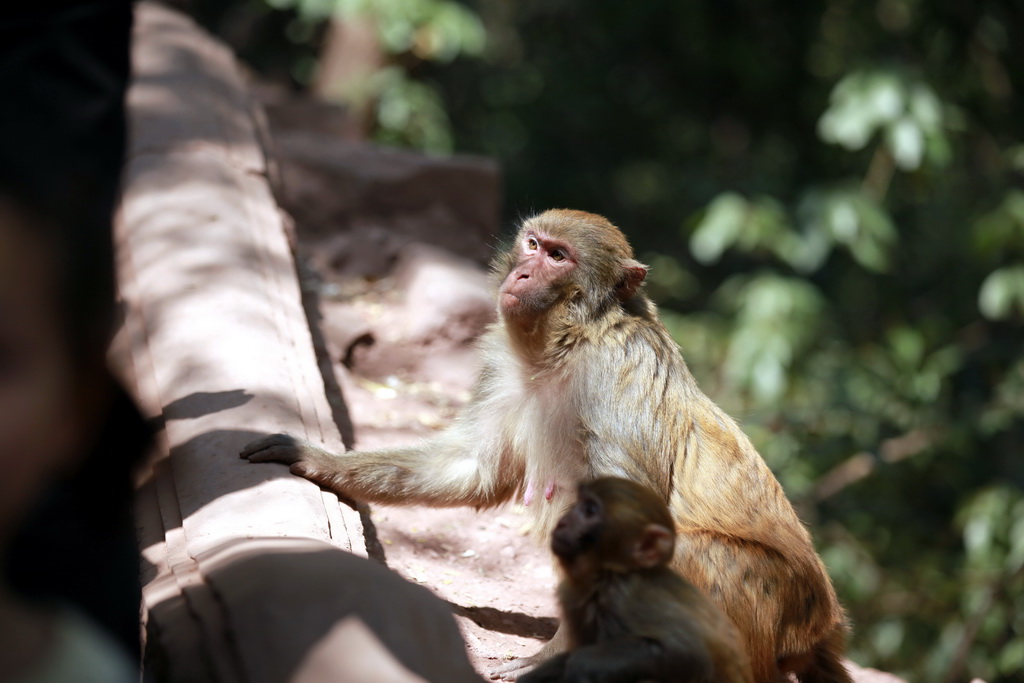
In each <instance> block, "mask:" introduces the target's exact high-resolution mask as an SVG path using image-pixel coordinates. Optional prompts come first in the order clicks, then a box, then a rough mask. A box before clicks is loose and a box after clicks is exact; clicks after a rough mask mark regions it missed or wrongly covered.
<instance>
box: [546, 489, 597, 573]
mask: <svg viewBox="0 0 1024 683" xmlns="http://www.w3.org/2000/svg"><path fill="white" fill-rule="evenodd" d="M603 523H604V507H603V505H602V504H601V501H600V500H599V499H598V498H597V497H595V496H591V495H586V494H584V495H582V496H580V498H579V500H577V501H576V503H575V504H574V505H573V506H572V507H571V508H569V510H568V511H567V512H566V513H565V514H564V515H562V518H561V519H559V520H558V525H557V526H556V527H555V530H554V532H553V533H552V534H551V551H552V552H553V553H555V556H556V557H558V558H559V559H560V560H561V561H562V562H563V563H564V564H569V563H571V562H572V561H573V560H574V559H576V558H577V557H579V556H580V555H583V554H585V553H588V552H590V551H591V550H592V549H593V548H594V547H596V545H597V542H598V540H599V539H600V537H601V528H602V526H603Z"/></svg>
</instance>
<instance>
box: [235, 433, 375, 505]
mask: <svg viewBox="0 0 1024 683" xmlns="http://www.w3.org/2000/svg"><path fill="white" fill-rule="evenodd" d="M239 456H240V457H242V458H245V459H246V460H248V461H249V462H280V463H283V464H285V465H288V466H289V467H288V469H289V471H290V472H291V473H292V474H294V475H296V476H298V477H302V478H304V479H308V480H310V481H311V482H313V483H314V484H317V485H319V486H321V487H323V488H325V489H328V490H329V491H334V493H336V494H337V495H338V498H339V499H341V500H342V501H343V502H345V503H346V504H348V505H350V506H352V507H355V506H356V504H355V500H354V499H353V498H352V496H350V495H349V493H348V491H347V488H346V487H345V485H344V483H345V481H346V477H345V469H344V468H343V467H341V466H340V462H341V461H340V460H339V458H338V456H336V455H334V454H333V453H331V452H330V451H327V450H324V449H323V448H320V447H319V446H317V445H315V444H312V443H310V442H308V441H305V440H303V439H297V438H295V437H294V436H291V435H289V434H271V435H270V436H264V437H263V438H260V439H256V440H255V441H252V442H250V443H248V444H246V446H245V448H243V449H242V451H241V452H240V453H239Z"/></svg>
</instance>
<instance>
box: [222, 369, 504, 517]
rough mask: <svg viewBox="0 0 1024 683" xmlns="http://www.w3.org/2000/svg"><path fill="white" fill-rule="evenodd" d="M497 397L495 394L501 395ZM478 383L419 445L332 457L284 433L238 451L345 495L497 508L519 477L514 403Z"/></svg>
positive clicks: (249, 457)
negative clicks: (448, 421) (500, 401)
mask: <svg viewBox="0 0 1024 683" xmlns="http://www.w3.org/2000/svg"><path fill="white" fill-rule="evenodd" d="M499 398H500V397H499ZM495 403H496V397H495V396H494V395H493V392H489V391H488V390H487V387H486V386H478V388H477V393H476V395H475V396H474V399H473V401H472V402H471V403H470V404H469V405H467V406H466V408H465V409H464V410H463V412H462V413H461V414H460V416H459V419H458V420H457V421H456V422H455V423H454V424H452V425H451V426H450V427H449V428H448V429H446V430H445V431H443V432H441V433H440V434H438V435H437V436H436V437H434V438H432V439H429V440H426V441H424V442H423V443H421V444H419V445H417V446H409V447H405V448H388V449H380V450H372V451H353V452H351V453H345V454H335V453H331V452H330V451H327V450H325V449H323V448H321V447H319V446H317V445H315V444H312V443H309V442H308V441H304V440H302V439H298V438H296V437H293V436H289V435H287V434H273V435H271V436H267V437H263V438H262V439H257V440H256V441H253V442H252V443H250V444H248V445H247V446H246V447H245V448H244V449H242V452H241V457H243V458H247V459H248V460H249V461H250V462H280V463H284V464H287V465H290V466H291V471H292V473H293V474H297V475H299V476H301V477H305V478H306V479H309V480H310V481H313V482H315V483H317V484H319V485H320V486H322V487H324V488H326V489H329V490H331V491H334V492H335V493H337V494H338V495H340V496H343V497H345V498H347V499H349V500H359V501H366V502H371V503H394V502H400V503H402V504H407V505H415V504H422V505H431V506H435V507H440V506H457V505H474V506H487V505H495V504H497V503H500V502H502V501H504V500H507V499H509V498H511V497H512V496H513V495H514V493H515V491H516V487H517V486H518V485H519V483H520V482H521V481H522V480H523V469H524V466H523V463H522V462H521V461H520V460H518V459H517V458H516V457H515V454H514V452H513V449H512V447H511V444H510V442H509V439H508V437H507V434H509V433H513V432H514V429H512V428H510V424H511V420H514V419H515V415H516V411H514V410H513V409H512V407H511V406H499V405H495Z"/></svg>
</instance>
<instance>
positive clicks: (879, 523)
mask: <svg viewBox="0 0 1024 683" xmlns="http://www.w3.org/2000/svg"><path fill="white" fill-rule="evenodd" d="M275 2H276V3H277V4H278V6H281V3H284V5H285V6H286V7H288V8H290V9H289V11H290V12H291V14H289V15H287V17H288V18H287V19H285V18H282V17H281V16H278V18H277V19H272V20H271V19H267V20H266V21H268V22H270V23H273V21H278V22H279V24H282V25H285V24H288V22H296V21H298V22H307V23H308V22H312V21H315V20H316V19H315V17H322V16H323V15H324V13H326V12H327V11H331V12H342V13H345V12H362V13H369V14H370V15H372V16H374V17H376V19H375V20H376V21H377V22H378V25H379V26H380V30H381V34H382V37H384V39H383V40H382V44H384V45H385V46H386V49H387V51H388V52H389V54H390V56H391V60H390V62H389V68H390V69H392V71H390V72H389V73H391V74H392V75H390V76H382V77H381V78H383V79H386V78H395V79H399V80H401V81H402V82H404V83H406V84H409V83H415V84H418V86H419V87H421V88H423V89H424V90H421V92H429V93H430V95H429V97H421V96H418V95H416V94H415V90H410V91H409V92H408V93H407V94H402V93H401V92H400V89H397V86H395V88H396V89H395V90H394V92H395V93H397V94H395V95H393V97H392V96H391V95H387V94H385V93H387V92H388V91H389V89H390V88H391V87H392V86H388V87H383V86H382V87H381V88H380V90H379V92H378V109H377V112H378V118H377V122H376V125H377V135H378V138H379V139H385V140H391V141H394V142H399V143H405V144H418V145H420V146H421V147H428V148H431V149H443V148H445V147H446V145H448V144H449V143H450V144H451V145H452V146H453V147H454V149H457V150H459V151H468V152H476V153H483V154H488V155H492V156H495V157H497V158H499V159H500V160H501V162H502V164H503V167H504V169H505V173H506V190H507V196H508V207H507V212H508V217H509V219H510V222H511V221H512V220H513V219H515V218H516V217H518V216H519V215H521V214H525V213H529V212H532V211H535V210H540V209H544V208H548V207H554V206H570V207H573V208H581V209H586V210H590V211H595V212H598V213H603V214H605V215H607V216H609V217H610V218H611V219H612V220H613V221H614V222H616V223H617V224H619V225H621V226H622V227H623V228H624V230H625V231H626V232H627V234H629V236H630V238H631V240H632V241H633V243H634V245H635V246H636V247H637V248H638V252H639V254H640V257H641V258H642V259H644V260H646V262H648V263H650V264H651V266H652V267H651V273H650V277H649V280H648V283H649V290H650V292H651V293H652V294H653V295H654V296H655V297H656V298H657V300H658V301H659V302H660V304H661V307H662V311H663V314H664V318H665V320H666V323H667V324H668V326H669V328H670V329H671V331H672V332H673V334H674V335H675V337H676V338H677V339H678V341H679V343H680V345H681V347H682V349H683V352H684V355H685V356H686V357H687V359H688V361H689V363H690V365H691V367H692V368H693V369H694V372H695V374H696V375H697V377H698V379H699V380H700V381H701V383H702V386H703V387H704V389H705V390H706V391H707V392H708V393H709V394H710V395H711V396H712V397H714V398H715V399H716V400H718V401H719V402H720V403H722V404H723V406H724V407H726V408H727V409H728V410H729V411H730V412H731V413H732V414H733V415H735V416H737V418H738V419H740V421H741V422H742V424H743V426H744V428H745V429H746V430H747V432H748V433H749V434H751V436H752V438H754V440H755V442H756V443H757V445H758V447H759V448H760V449H761V451H762V453H763V454H764V455H765V457H766V459H767V460H768V462H769V464H770V465H771V466H772V468H773V469H774V471H775V472H776V473H777V474H778V476H779V478H780V480H781V481H782V483H783V485H784V486H785V488H786V490H787V492H788V493H789V495H790V496H791V497H792V498H793V500H794V501H795V502H796V504H797V506H798V508H799V509H800V510H801V513H802V514H803V516H804V518H805V519H806V520H807V521H808V523H809V524H810V525H811V527H812V529H813V531H814V533H815V536H816V542H817V544H818V546H819V548H820V550H821V553H822V556H823V558H824V559H825V561H826V563H827V564H828V566H829V569H830V571H831V573H832V575H833V577H834V579H835V582H836V585H837V588H838V590H839V592H840V595H841V598H842V599H843V601H844V602H845V604H846V605H847V607H848V611H849V613H850V616H851V620H852V622H853V625H854V635H853V637H852V642H851V647H850V651H851V656H852V657H853V659H855V660H856V661H858V662H860V663H861V664H864V665H869V666H877V667H879V668H883V669H886V670H890V671H893V672H895V673H897V674H900V675H903V676H905V677H907V678H909V679H911V680H913V681H951V682H952V681H967V680H969V679H970V678H971V677H973V676H977V677H982V678H984V679H985V680H987V681H989V682H990V683H996V682H998V681H1017V680H1022V677H1024V569H1022V567H1024V493H1022V491H1024V458H1022V457H1021V454H1020V451H1021V445H1022V444H1024V325H1022V323H1024V189H1022V188H1024V185H1022V182H1021V181H1022V179H1024V97H1021V93H1022V91H1024V51H1022V50H1021V49H1019V48H1018V47H1016V46H1019V45H1024V3H1022V2H1020V1H1019V0H976V1H975V2H972V3H950V2H925V1H924V0H872V1H869V2H857V1H856V0H825V1H824V2H820V3H792V2H786V1H784V0H765V1H764V2H759V3H749V2H739V1H738V0H718V1H716V2H673V1H672V0H657V1H656V0H652V1H650V2H642V3H624V2H616V1H613V0H519V1H517V2H511V1H510V0H466V1H465V2H461V3H456V2H455V1H454V0H401V1H399V0H380V1H379V2H343V1H341V0H337V1H333V2H332V1H329V0H320V1H318V2H313V1H312V0H275ZM201 4H203V5H206V4H209V3H201ZM236 4H239V3H236ZM221 5H224V6H232V5H231V3H230V2H228V0H221ZM247 6H248V7H249V8H250V11H253V10H252V9H251V8H252V7H254V6H253V5H247ZM314 10H315V11H314ZM264 11H269V10H266V9H264ZM439 15H443V16H446V17H449V18H447V19H438V18H437V17H438V16H439ZM221 16H225V15H224V14H223V13H222V15H221ZM267 16H268V17H274V16H277V15H274V14H273V13H270V14H268V15H267ZM451 17H455V18H454V19H452V18H451ZM424 27H431V28H429V29H424ZM420 30H429V31H431V32H436V35H437V36H438V37H436V39H435V38H432V39H431V40H430V41H428V43H429V44H431V45H438V46H443V47H439V48H438V49H437V51H436V52H433V53H425V54H419V55H417V54H416V53H415V48H414V47H413V46H414V45H415V44H417V40H416V39H415V38H414V37H413V36H415V35H416V32H417V31H420ZM293 33H294V34H295V35H298V36H300V37H302V36H305V42H301V41H300V42H301V45H299V43H294V41H293V48H295V46H300V47H303V49H307V50H309V52H308V53H306V55H305V57H307V58H315V47H316V44H317V42H316V41H317V38H316V35H317V34H316V32H315V31H314V32H310V31H305V32H302V31H293ZM250 35H251V36H255V35H259V32H258V31H250ZM263 35H264V36H265V35H266V34H263ZM485 36H486V40H484V37H485ZM235 42H236V44H240V43H239V41H235ZM273 44H274V41H273V40H267V39H265V37H264V38H261V39H259V40H256V39H253V40H251V42H250V44H249V47H250V48H253V49H249V50H248V52H246V51H245V50H243V54H244V55H245V54H247V55H250V58H251V59H253V61H254V63H256V64H257V65H259V66H260V68H262V70H263V71H264V72H265V73H274V70H275V68H278V69H280V66H279V65H281V64H285V65H288V66H287V69H291V72H290V73H291V77H293V78H294V76H295V69H294V64H295V63H297V62H301V59H302V58H303V54H302V51H301V50H298V51H296V50H295V49H292V50H291V52H288V54H287V56H286V57H283V56H282V55H283V53H280V52H278V53H275V52H274V49H273V47H272V46H273ZM255 47H258V48H259V49H258V50H257V49H254V48H255ZM275 55H276V56H275ZM311 55H312V56H313V57H310V56H311ZM260 60H263V61H262V62H261V61H260ZM275 65H278V66H277V67H275ZM287 69H286V70H287ZM396 70H397V71H396ZM395 73H398V75H397V76H396V75H394V74H395ZM300 80H301V79H300ZM403 87H404V86H403ZM418 98H420V99H418ZM414 116H428V117H429V118H430V119H431V120H432V121H433V123H432V124H431V125H434V126H435V127H436V128H437V129H438V130H443V131H444V133H443V134H439V135H438V136H435V138H436V139H442V140H448V141H449V142H447V143H442V144H435V143H429V144H428V143H427V141H426V139H427V137H429V136H426V137H425V136H423V135H421V134H417V133H414V132H409V131H405V132H403V127H410V126H411V127H412V128H415V126H412V124H410V121H411V117H414ZM446 136H447V137H446Z"/></svg>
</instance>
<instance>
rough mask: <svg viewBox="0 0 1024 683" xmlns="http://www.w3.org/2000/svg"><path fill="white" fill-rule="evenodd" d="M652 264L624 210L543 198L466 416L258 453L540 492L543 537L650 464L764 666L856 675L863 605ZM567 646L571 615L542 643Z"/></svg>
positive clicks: (475, 500) (689, 548)
mask: <svg viewBox="0 0 1024 683" xmlns="http://www.w3.org/2000/svg"><path fill="white" fill-rule="evenodd" d="M531 236H535V237H536V239H537V240H538V241H539V242H540V244H541V248H540V249H539V250H533V249H532V248H531V247H530V244H532V243H528V240H529V239H531ZM556 256H560V257H565V258H561V259H560V260H559V259H556V258H555V257H556ZM645 273H646V269H645V268H644V266H642V265H641V264H639V263H637V262H636V261H635V260H633V253H632V249H631V248H630V246H629V243H628V242H627V241H626V239H625V237H624V236H623V235H622V233H621V232H620V231H619V230H618V228H616V227H615V226H614V225H612V224H611V223H610V222H608V220H607V219H605V218H603V217H601V216H596V215H594V214H588V213H584V212H581V211H567V210H552V211H547V212H545V213H542V214H540V215H538V216H535V217H534V218H531V219H529V220H527V221H526V222H525V223H524V224H523V226H522V228H521V229H520V231H519V235H518V236H517V238H516V242H515V244H514V245H513V246H512V247H511V248H510V249H509V250H507V251H506V252H504V253H502V254H499V255H498V256H497V258H496V259H495V261H494V274H495V280H496V282H498V283H500V285H499V288H498V293H499V305H498V310H499V316H500V320H499V322H498V323H496V324H495V325H494V326H492V327H491V329H490V330H489V331H488V333H487V334H486V335H485V336H484V337H483V338H482V339H481V343H480V348H481V353H482V354H483V368H482V371H481V374H480V378H479V380H478V382H477V385H476V388H475V391H474V395H473V399H472V400H471V401H470V403H469V404H468V405H467V406H466V408H465V409H464V410H463V411H462V413H461V414H460V416H459V418H458V419H457V420H456V421H455V423H454V424H453V425H452V426H451V427H450V428H449V429H447V430H446V431H444V432H443V433H441V434H440V435H438V436H437V437H436V438H434V439H432V440H429V441H427V442H425V443H423V444H421V445H418V446H412V447H408V448H398V449H385V450H380V451H364V452H354V453H349V454H345V455H343V456H337V455H334V454H332V453H329V452H327V451H325V450H323V449H321V448H319V447H317V446H314V445H312V444H308V443H306V442H300V441H297V440H295V439H293V438H291V437H287V436H283V435H275V436H271V437H267V438H266V439H263V440H260V441H257V442H254V443H253V444H250V445H249V446H247V447H246V449H245V450H244V451H243V453H242V455H243V457H248V458H249V459H250V460H252V461H254V462H263V461H279V462H286V463H293V464H292V471H293V472H294V473H296V474H299V475H301V476H304V477H306V478H308V479H310V480H312V481H314V482H316V483H318V484H320V485H321V486H324V487H325V488H329V489H331V490H333V491H336V492H337V493H339V494H340V495H343V496H347V497H349V498H351V499H355V500H363V501H368V502H382V503H408V504H424V505H433V506H454V505H471V506H477V507H483V506H490V505H495V504H498V503H501V502H504V501H507V500H509V499H511V498H513V497H514V496H516V495H517V494H518V495H522V496H524V497H529V493H530V492H537V494H536V496H535V499H534V500H533V501H532V503H531V505H530V509H532V510H533V512H534V513H535V515H536V522H535V528H536V531H537V533H538V534H539V535H540V536H541V537H546V536H547V535H548V534H549V532H550V530H551V529H552V528H553V526H554V523H555V521H556V520H557V518H558V516H559V515H560V514H561V512H562V511H563V510H564V509H566V507H568V505H569V503H570V501H571V499H572V495H573V493H574V492H575V488H576V485H577V483H578V482H580V481H583V480H586V479H591V478H595V477H598V476H617V477H624V478H626V479H630V480H632V481H636V482H638V483H640V484H643V485H645V486H648V487H650V488H652V489H653V490H655V491H657V492H658V494H659V495H661V496H662V497H663V498H664V500H665V501H666V503H668V505H669V507H670V508H671V510H672V514H673V517H674V519H675V524H676V529H677V531H678V534H679V538H678V542H677V558H676V565H675V567H676V569H678V571H680V572H681V573H682V575H683V576H684V577H685V578H686V579H688V580H689V581H690V582H692V583H693V584H695V585H696V586H697V587H698V588H699V589H700V590H702V591H703V592H704V593H705V594H707V595H709V596H710V597H711V598H712V599H713V600H715V601H716V602H717V603H718V604H719V605H720V606H721V607H722V609H723V610H724V611H725V613H726V614H727V615H728V616H729V617H730V618H731V619H732V620H733V622H735V624H736V626H737V627H738V628H739V630H740V633H741V634H742V636H743V638H744V641H745V645H746V649H747V652H748V653H749V655H750V659H751V664H752V666H753V669H754V678H755V680H756V681H757V682H758V683H773V682H775V681H777V680H780V679H781V675H782V674H781V673H780V670H779V664H780V662H781V663H783V664H786V665H787V666H788V663H792V664H793V665H794V666H795V665H797V664H801V665H802V663H805V664H806V667H804V668H805V670H804V671H802V672H799V673H800V677H801V680H803V681H837V682H846V681H849V680H850V679H849V676H848V675H847V674H846V673H845V670H844V669H843V666H842V663H841V660H840V657H841V653H842V642H843V639H844V634H845V632H846V628H847V627H846V620H845V617H844V614H843V610H842V608H841V607H840V605H839V603H838V601H837V599H836V595H835V592H834V591H833V589H832V585H831V582H830V580H829V577H828V575H827V573H826V572H825V568H824V566H823V565H822V563H821V561H820V559H819V558H818V556H817V554H816V553H815V551H814V548H813V545H812V543H811V539H810V536H809V534H808V533H807V530H806V529H805V528H804V526H803V525H802V524H801V522H800V520H799V519H798V518H797V516H796V514H795V512H794V511H793V508H792V506H791V505H790V503H789V501H788V500H787V499H786V497H785V494H784V493H783V491H782V488H781V487H780V486H779V483H778V482H777V481H776V479H775V477H774V476H773V475H772V473H771V471H770V470H769V469H768V467H767V466H766V465H765V463H764V461H763V460H762V459H761V457H760V455H758V453H757V451H756V450H755V449H754V447H753V445H752V444H751V442H750V440H749V439H748V438H747V437H746V435H745V434H744V433H743V432H742V431H741V430H740V429H739V427H738V426H737V425H736V423H735V422H734V421H733V420H732V419H731V418H730V417H728V416H727V415H726V414H725V413H724V412H723V411H722V410H721V409H719V408H718V407H717V406H716V405H715V404H714V403H712V402H711V400H710V399H708V398H707V396H705V395H704V394H703V393H702V392H701V390H700V389H699V388H698V387H697V384H696V382H695V381H694V378H693V376H692V375H691V374H690V372H689V370H688V369H687V367H686V364H685V362H684V361H683V358H682V356H681V355H680V353H679V349H678V348H677V346H676V344H675V342H674V341H673V340H672V338H671V337H670V336H669V334H668V331H667V330H666V329H665V327H664V326H663V325H662V323H661V321H660V320H659V319H658V316H657V311H656V309H655V306H654V304H653V303H651V301H650V300H649V299H648V298H647V297H646V296H645V295H644V293H643V291H642V288H641V283H642V280H643V277H644V275H645ZM547 492H550V500H545V495H544V494H545V493H547ZM560 647H564V633H562V632H561V630H560V632H559V634H556V637H555V639H553V641H552V643H549V645H548V646H546V647H545V649H544V650H542V652H541V653H540V655H541V656H549V655H550V654H552V653H553V652H557V651H558V648H560ZM535 659H536V658H529V659H528V660H527V661H525V662H518V663H514V664H513V665H512V666H511V667H504V669H505V670H504V671H503V673H505V674H506V675H508V674H509V670H513V671H512V674H511V675H514V674H515V671H514V670H515V669H516V667H518V666H523V665H526V666H529V665H530V664H531V663H532V662H534V661H535Z"/></svg>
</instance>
